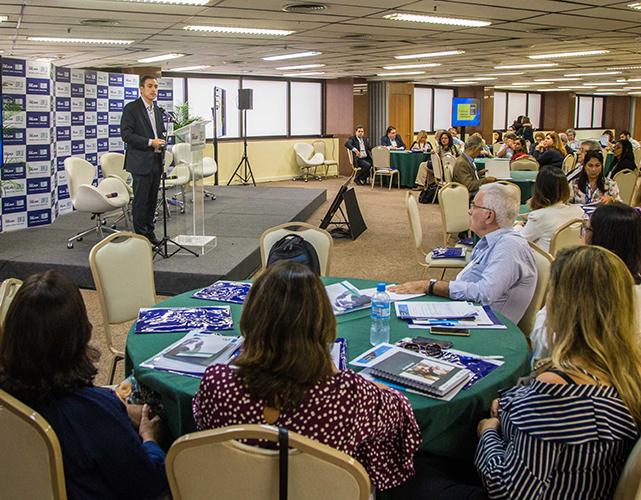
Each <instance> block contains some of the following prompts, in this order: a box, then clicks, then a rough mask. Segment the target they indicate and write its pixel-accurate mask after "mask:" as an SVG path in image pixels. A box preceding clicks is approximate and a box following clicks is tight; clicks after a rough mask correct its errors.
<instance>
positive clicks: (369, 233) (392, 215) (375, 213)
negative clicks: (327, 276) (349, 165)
mask: <svg viewBox="0 0 641 500" xmlns="http://www.w3.org/2000/svg"><path fill="white" fill-rule="evenodd" d="M344 181H345V178H344V177H343V178H338V179H336V178H333V179H332V178H330V179H324V180H323V181H322V182H318V181H310V182H307V183H305V182H301V181H285V182H274V183H265V184H260V186H276V187H298V188H324V189H327V201H326V202H325V203H324V204H323V205H322V206H321V207H320V208H319V209H318V210H317V211H316V212H315V213H314V214H313V215H312V216H311V217H310V218H309V219H308V220H307V222H308V223H310V224H313V225H315V226H318V225H319V224H320V221H321V219H322V218H323V216H324V215H325V212H326V211H327V209H328V208H329V205H330V204H331V201H332V200H333V198H334V196H335V195H336V193H337V192H338V190H339V188H340V186H341V185H342V184H343V182H344ZM354 188H355V189H356V196H357V199H358V203H359V206H360V209H361V212H362V214H363V219H364V220H365V224H366V225H367V230H366V231H365V232H364V233H363V234H362V235H361V236H359V237H358V238H357V239H356V241H352V240H335V241H334V254H333V256H332V263H331V274H332V276H341V277H346V278H367V279H378V280H381V281H390V282H396V283H402V282H405V281H410V280H415V279H419V278H420V276H421V271H422V268H421V267H420V266H419V264H418V262H417V258H416V254H415V252H414V247H413V244H412V241H411V239H410V231H409V223H408V219H407V211H406V209H405V197H406V193H407V191H408V190H407V189H401V190H399V189H396V188H393V189H392V190H391V191H388V190H387V188H383V189H381V188H380V187H376V188H374V190H372V189H371V188H370V187H369V186H354ZM246 189H247V190H248V191H251V189H253V188H252V187H250V186H247V187H246ZM413 194H414V196H418V193H416V192H414V193H413ZM419 211H420V214H421V222H422V227H423V247H424V248H425V249H432V248H433V247H435V246H443V236H442V233H441V212H440V210H439V206H438V205H419ZM453 242H454V240H453V239H452V240H451V243H453ZM455 275H456V271H448V272H447V274H446V278H448V279H453V278H454V276H455ZM430 277H440V271H433V272H432V274H431V275H430ZM82 294H83V297H84V300H85V303H86V305H87V312H88V314H89V319H90V320H91V322H92V324H93V325H94V329H93V343H94V345H95V346H96V347H98V348H99V349H100V350H101V351H102V353H103V356H102V359H101V360H100V364H99V370H100V371H99V374H98V377H97V380H96V383H98V384H106V383H107V377H108V370H109V363H110V361H111V355H110V353H109V349H108V348H107V346H106V344H105V340H104V332H103V328H102V319H101V316H100V305H99V303H98V298H97V295H96V292H95V291H93V290H83V291H82ZM164 298H165V297H158V300H159V301H161V300H163V299H164ZM130 326H131V323H128V324H123V325H119V326H117V327H115V328H114V327H112V328H111V331H112V336H113V338H114V343H115V345H116V348H117V349H120V350H124V346H125V339H126V335H127V332H128V331H129V328H130ZM123 376H124V369H123V363H122V362H119V363H118V367H117V370H116V377H115V382H118V381H120V380H122V378H123Z"/></svg>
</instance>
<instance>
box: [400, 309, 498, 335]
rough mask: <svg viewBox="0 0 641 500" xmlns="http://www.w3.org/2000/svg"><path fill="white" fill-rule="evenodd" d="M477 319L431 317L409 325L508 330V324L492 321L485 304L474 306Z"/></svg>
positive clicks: (421, 327)
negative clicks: (432, 318)
mask: <svg viewBox="0 0 641 500" xmlns="http://www.w3.org/2000/svg"><path fill="white" fill-rule="evenodd" d="M474 309H475V312H476V319H475V320H474V321H458V320H451V321H439V320H429V319H414V320H412V324H408V325H407V326H408V327H409V328H412V329H417V328H418V329H429V328H431V327H432V326H454V327H458V328H469V329H470V330H481V329H485V330H506V329H507V326H505V325H503V324H499V325H496V324H494V323H492V320H491V319H490V318H489V316H488V315H487V313H486V312H485V309H484V308H483V306H474Z"/></svg>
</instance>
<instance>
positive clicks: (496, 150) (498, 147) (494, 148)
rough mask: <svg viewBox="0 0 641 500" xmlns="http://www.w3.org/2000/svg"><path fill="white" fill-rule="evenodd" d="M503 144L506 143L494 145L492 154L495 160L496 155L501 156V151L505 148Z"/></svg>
mask: <svg viewBox="0 0 641 500" xmlns="http://www.w3.org/2000/svg"><path fill="white" fill-rule="evenodd" d="M503 144H505V143H504V142H495V143H494V144H492V154H493V155H494V157H495V158H496V155H498V154H499V151H500V150H501V148H502V147H503Z"/></svg>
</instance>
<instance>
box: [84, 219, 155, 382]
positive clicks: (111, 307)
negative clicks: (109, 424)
mask: <svg viewBox="0 0 641 500" xmlns="http://www.w3.org/2000/svg"><path fill="white" fill-rule="evenodd" d="M116 239H118V241H114V240H116ZM89 266H90V268H91V275H92V276H93V281H94V284H95V285H96V291H97V292H98V300H99V302H100V313H101V315H102V326H103V328H104V330H105V338H106V341H107V342H106V343H107V347H109V350H110V351H111V353H112V355H113V359H112V362H111V369H110V371H109V383H110V384H111V383H113V378H114V372H115V370H116V363H117V362H118V360H119V359H124V358H125V353H124V352H123V351H121V350H119V349H116V347H115V346H114V344H113V340H112V338H111V329H110V325H112V324H120V323H124V322H125V321H131V320H133V319H136V318H137V317H138V311H139V310H140V308H141V307H153V306H154V305H155V304H156V287H155V283H154V268H153V257H152V251H151V244H150V243H149V240H148V239H147V238H145V237H143V236H140V235H139V234H134V233H129V232H122V233H118V234H113V235H111V236H109V237H108V238H105V239H104V240H102V241H101V242H100V243H98V244H97V245H96V246H94V247H93V248H92V249H91V253H90V254H89Z"/></svg>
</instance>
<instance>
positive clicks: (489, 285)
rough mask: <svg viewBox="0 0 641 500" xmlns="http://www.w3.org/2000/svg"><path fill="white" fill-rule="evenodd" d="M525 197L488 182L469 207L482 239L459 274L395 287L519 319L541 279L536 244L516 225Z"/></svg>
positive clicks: (476, 230)
mask: <svg viewBox="0 0 641 500" xmlns="http://www.w3.org/2000/svg"><path fill="white" fill-rule="evenodd" d="M468 140H469V139H468ZM465 144H466V146H467V142H466V143H465ZM520 202H521V200H519V197H518V195H517V193H516V190H514V189H512V188H511V187H509V186H504V185H502V184H488V185H486V186H482V187H481V189H480V191H479V192H478V193H477V194H476V196H475V197H474V201H473V202H472V205H471V207H470V210H469V214H470V229H471V230H472V231H474V232H475V233H476V234H477V235H478V236H480V237H481V241H479V242H478V243H477V245H476V246H475V247H474V250H472V255H471V256H470V262H469V264H468V265H467V266H465V268H464V269H463V270H462V271H461V272H460V273H459V274H458V276H457V277H456V279H455V280H454V281H439V280H434V279H433V280H430V281H410V282H409V283H404V284H402V285H397V286H393V287H390V291H392V292H394V293H428V294H430V295H437V296H439V297H445V298H448V299H452V300H466V301H475V302H480V303H481V304H483V305H484V306H490V307H491V308H492V309H493V310H494V311H496V312H499V313H501V314H503V315H505V316H506V317H507V318H508V319H510V320H511V321H513V322H514V323H518V322H519V321H520V320H521V318H522V317H523V315H524V314H525V311H526V310H527V308H528V306H529V305H530V301H531V300H532V297H533V296H534V289H535V288H536V280H537V269H536V264H535V262H534V257H533V255H532V250H531V249H530V247H529V246H528V242H527V240H526V239H525V238H523V237H522V236H521V235H520V234H518V233H515V232H514V231H513V230H512V225H513V224H514V220H515V219H516V217H517V215H518V213H519V208H520Z"/></svg>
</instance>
